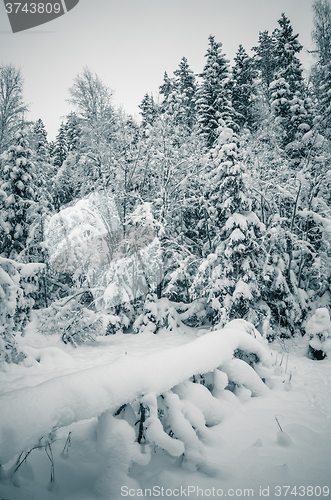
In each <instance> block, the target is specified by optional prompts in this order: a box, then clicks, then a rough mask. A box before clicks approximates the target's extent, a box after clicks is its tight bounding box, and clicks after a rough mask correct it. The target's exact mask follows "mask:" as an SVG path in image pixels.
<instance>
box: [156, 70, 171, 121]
mask: <svg viewBox="0 0 331 500" xmlns="http://www.w3.org/2000/svg"><path fill="white" fill-rule="evenodd" d="M174 88H175V82H174V79H173V78H169V76H168V73H167V72H166V71H165V72H164V75H163V83H162V85H160V88H159V91H160V94H161V95H162V96H163V101H162V104H161V112H165V111H166V110H167V106H168V101H169V98H170V96H171V94H172V92H173V90H174Z"/></svg>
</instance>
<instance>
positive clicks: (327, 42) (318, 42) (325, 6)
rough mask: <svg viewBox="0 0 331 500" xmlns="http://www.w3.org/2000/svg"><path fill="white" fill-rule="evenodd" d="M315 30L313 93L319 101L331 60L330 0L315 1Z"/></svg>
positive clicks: (312, 75)
mask: <svg viewBox="0 0 331 500" xmlns="http://www.w3.org/2000/svg"><path fill="white" fill-rule="evenodd" d="M312 7H313V12H314V29H313V31H312V39H313V42H314V46H315V47H314V50H313V51H312V52H313V54H314V57H315V61H316V62H315V64H314V65H313V66H312V68H311V80H312V84H313V85H312V91H313V93H314V94H315V96H316V98H317V101H318V102H320V100H321V98H322V97H323V96H324V93H323V90H322V89H321V88H320V87H321V85H322V81H323V80H325V69H326V67H327V65H328V64H329V62H330V60H331V4H330V2H329V0H315V1H314V2H313V6H312Z"/></svg>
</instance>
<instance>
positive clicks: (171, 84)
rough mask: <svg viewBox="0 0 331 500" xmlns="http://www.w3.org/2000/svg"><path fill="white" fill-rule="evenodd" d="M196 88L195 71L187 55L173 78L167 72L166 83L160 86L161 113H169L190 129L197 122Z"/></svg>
mask: <svg viewBox="0 0 331 500" xmlns="http://www.w3.org/2000/svg"><path fill="white" fill-rule="evenodd" d="M196 88H197V85H196V81H195V76H194V73H193V71H192V70H191V68H190V67H189V65H188V62H187V59H186V58H185V57H183V58H182V60H181V61H180V63H179V66H178V69H176V70H175V71H174V77H173V78H169V76H168V74H167V72H165V74H164V83H163V84H162V85H161V86H160V94H161V95H163V101H162V103H161V106H160V110H161V113H168V114H169V115H171V116H172V118H173V120H174V123H175V124H177V125H181V126H183V127H186V128H187V130H188V131H190V130H192V128H193V126H194V124H195V118H196V117H195V111H196V110H195V99H196Z"/></svg>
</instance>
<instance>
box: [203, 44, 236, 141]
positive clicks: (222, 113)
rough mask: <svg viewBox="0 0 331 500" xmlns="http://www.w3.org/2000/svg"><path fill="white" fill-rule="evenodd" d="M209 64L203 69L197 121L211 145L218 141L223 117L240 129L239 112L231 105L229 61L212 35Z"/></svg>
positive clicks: (208, 55)
mask: <svg viewBox="0 0 331 500" xmlns="http://www.w3.org/2000/svg"><path fill="white" fill-rule="evenodd" d="M205 57H206V58H207V62H206V65H205V67H204V69H203V72H202V74H201V75H200V76H201V77H202V84H201V86H200V88H199V89H198V91H197V101H196V106H197V120H198V125H199V129H200V132H201V134H202V136H203V137H204V139H205V143H206V146H207V147H208V148H210V147H211V146H212V145H213V144H214V142H215V141H216V140H217V133H218V132H217V131H218V127H219V120H220V119H222V120H223V121H224V122H225V124H226V126H227V127H230V128H232V129H233V130H237V128H238V126H237V125H236V123H235V120H234V117H235V111H234V109H233V107H232V104H231V91H230V85H229V79H230V72H229V64H228V61H227V59H226V58H225V55H224V54H222V44H221V43H217V42H216V41H215V37H214V36H210V37H209V47H208V50H207V54H206V56H205Z"/></svg>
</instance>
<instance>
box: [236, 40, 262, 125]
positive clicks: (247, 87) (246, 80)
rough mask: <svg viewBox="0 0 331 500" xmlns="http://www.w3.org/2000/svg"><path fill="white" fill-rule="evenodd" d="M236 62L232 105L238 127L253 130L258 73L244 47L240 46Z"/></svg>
mask: <svg viewBox="0 0 331 500" xmlns="http://www.w3.org/2000/svg"><path fill="white" fill-rule="evenodd" d="M234 62H235V65H234V67H233V70H232V77H233V89H232V105H233V108H234V109H235V111H236V112H237V114H238V116H237V122H238V125H240V126H241V127H242V126H246V127H248V128H249V129H251V128H252V126H253V124H254V101H255V99H254V97H255V96H256V90H255V85H254V80H255V78H256V76H257V71H256V70H255V69H254V65H253V60H252V59H251V58H250V57H248V55H247V53H246V51H245V49H244V47H243V46H242V45H239V48H238V51H237V54H236V57H235V58H234Z"/></svg>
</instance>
